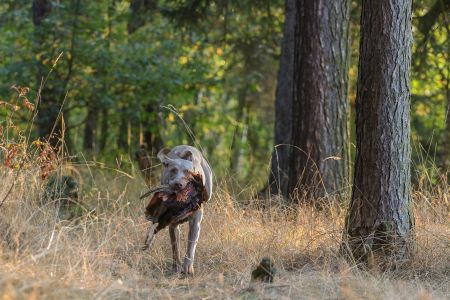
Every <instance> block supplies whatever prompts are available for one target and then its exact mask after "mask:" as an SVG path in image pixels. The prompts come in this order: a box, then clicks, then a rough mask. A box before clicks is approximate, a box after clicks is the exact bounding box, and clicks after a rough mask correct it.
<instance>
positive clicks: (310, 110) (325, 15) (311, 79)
mask: <svg viewBox="0 0 450 300" xmlns="http://www.w3.org/2000/svg"><path fill="white" fill-rule="evenodd" d="M292 19H293V20H292ZM291 26H293V28H292V27H291ZM348 26H349V1H347V0H339V1H331V2H330V1H309V0H301V1H289V0H287V1H286V23H285V27H284V34H285V39H284V41H283V49H282V50H283V51H282V59H281V65H280V73H279V83H278V91H277V101H276V105H277V108H276V121H275V122H276V125H275V143H276V144H281V145H283V146H278V147H277V148H276V150H277V151H274V154H273V156H272V170H271V175H270V187H271V190H272V191H273V190H275V191H276V192H281V194H282V195H284V196H285V197H292V198H293V199H294V200H296V201H299V200H301V199H302V198H303V196H305V195H307V196H308V197H321V196H324V195H326V194H328V193H334V192H339V191H341V190H342V189H343V187H344V186H345V183H346V179H347V178H348V167H347V164H348V153H347V147H346V145H347V144H346V143H347V137H348V133H347V81H348V38H349V35H348V33H349V32H348V31H349V28H348ZM293 35H294V38H292V36H293ZM292 56H293V57H292ZM292 62H293V63H292ZM291 68H292V69H291ZM292 76H293V77H292ZM291 78H292V79H291ZM285 144H288V145H287V146H284V145H285Z"/></svg>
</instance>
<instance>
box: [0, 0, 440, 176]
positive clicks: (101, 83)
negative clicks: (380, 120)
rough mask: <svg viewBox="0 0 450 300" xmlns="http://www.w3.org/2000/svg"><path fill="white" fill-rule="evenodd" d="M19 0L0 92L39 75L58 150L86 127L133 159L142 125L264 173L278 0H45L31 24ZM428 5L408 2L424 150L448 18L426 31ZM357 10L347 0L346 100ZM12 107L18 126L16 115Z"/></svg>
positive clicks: (0, 6) (10, 8)
mask: <svg viewBox="0 0 450 300" xmlns="http://www.w3.org/2000/svg"><path fill="white" fill-rule="evenodd" d="M30 2H32V1H24V0H20V1H13V0H7V1H2V2H1V3H0V57H2V60H0V78H1V80H0V100H1V101H5V102H10V103H14V101H17V100H14V99H12V98H11V94H12V92H11V90H10V87H11V86H12V85H13V84H15V85H17V86H28V87H30V90H31V91H32V92H30V96H29V99H36V100H37V95H36V94H33V93H37V91H38V90H39V87H40V85H41V82H42V81H43V79H45V78H46V77H47V75H49V74H50V75H49V76H48V79H47V80H46V83H45V86H46V87H47V88H48V90H50V91H52V95H53V97H54V98H55V99H56V100H57V101H58V102H57V103H58V106H61V105H63V108H62V112H63V118H64V122H65V127H66V135H65V138H66V143H67V146H68V147H69V150H70V153H73V154H76V153H78V152H80V151H82V150H84V149H83V148H84V147H85V141H84V140H85V138H86V134H85V132H86V130H92V132H93V134H94V148H93V149H92V150H91V152H90V155H92V156H93V157H95V158H96V159H97V160H103V161H106V162H110V163H111V162H114V161H115V158H116V156H118V155H126V156H128V157H133V156H134V155H133V153H134V151H135V150H136V149H138V147H139V144H140V143H142V142H147V141H146V140H145V139H146V138H145V137H146V135H148V134H151V135H152V136H153V137H154V138H156V139H157V140H161V141H162V142H163V144H164V145H165V146H167V147H170V146H173V145H176V144H181V143H189V144H195V143H198V145H201V146H202V148H203V149H204V151H205V152H206V154H207V157H208V159H209V160H210V161H211V163H212V165H214V169H215V172H216V174H218V175H221V174H224V173H226V172H231V174H232V175H235V174H237V176H235V178H236V179H237V180H238V181H242V180H243V181H245V182H247V181H248V179H250V178H258V180H257V182H258V183H262V182H263V181H264V180H265V178H266V176H265V174H266V172H267V167H268V163H269V157H270V153H271V148H272V143H273V142H272V132H273V121H274V120H273V115H274V109H273V105H274V96H275V88H276V77H277V69H278V67H277V65H278V60H279V46H280V41H281V35H282V32H281V29H282V23H283V18H284V3H283V1H280V0H277V1H269V0H263V1H255V0H246V1H235V0H233V1H223V0H177V1H167V0H160V1H156V0H155V1H150V0H139V1H136V0H133V1H124V0H100V1H81V0H67V1H50V3H51V11H50V12H49V13H48V14H47V15H46V17H45V18H44V19H43V20H42V22H41V24H40V25H39V26H36V25H35V24H33V19H32V13H31V12H32V4H31V3H30ZM130 2H131V3H130ZM130 4H131V7H130ZM433 4H434V1H428V0H427V1H425V0H424V1H419V2H417V3H416V4H415V12H414V20H415V23H414V25H415V28H414V34H415V40H416V42H415V44H414V57H413V58H414V60H413V74H412V84H411V86H412V93H413V96H412V100H413V103H412V114H413V123H412V125H413V140H414V141H416V142H418V143H421V144H423V145H425V146H424V147H423V148H425V149H427V148H429V147H430V145H432V144H433V143H436V142H438V141H443V140H445V138H446V137H445V134H446V131H448V128H447V127H446V124H445V118H446V114H447V107H448V103H449V96H448V95H449V69H448V62H449V43H448V32H449V24H448V17H446V15H445V14H442V15H440V17H439V19H438V21H437V23H436V25H435V26H434V27H433V29H432V31H430V33H429V34H427V35H425V34H424V33H423V32H420V31H419V30H418V29H417V28H418V26H419V25H418V23H419V21H420V18H419V17H420V16H423V15H424V14H425V13H426V12H427V11H428V10H429V9H430V8H431V6H432V5H433ZM133 5H134V6H133ZM133 7H134V8H133ZM359 11H360V4H359V2H357V1H353V2H352V20H351V22H352V24H353V25H352V34H351V36H352V43H351V53H352V57H353V59H352V65H351V67H350V72H349V74H350V80H351V84H350V102H351V103H354V98H355V93H356V92H355V90H354V86H355V81H356V77H357V61H358V60H357V55H358V39H359V31H358V30H359V27H358V22H359ZM50 70H52V71H51V72H50ZM45 97H46V94H45V93H44V94H43V99H42V102H45V101H47V99H46V98H45ZM36 100H35V101H34V102H35V104H36V102H37V101H36ZM38 109H39V106H38ZM58 109H59V107H58ZM88 112H89V114H88ZM5 114H6V110H4V108H3V107H2V106H0V115H1V116H4V115H5ZM14 117H15V118H17V120H15V123H16V124H19V125H20V124H22V123H23V124H26V121H27V118H23V117H21V116H20V114H16V115H15V116H14ZM87 120H91V121H92V122H91V124H93V125H92V126H93V128H91V129H89V128H86V127H87V124H88V123H89V122H86V121H87ZM0 122H4V121H3V120H0ZM186 127H188V128H190V130H192V134H193V135H192V136H191V135H190V134H189V131H188V130H187V129H186ZM83 128H84V129H83ZM83 130H84V133H83ZM33 134H34V135H37V130H34V131H33ZM430 137H433V140H431V139H430ZM34 138H36V136H34ZM194 138H195V140H194ZM444 144H445V143H438V146H437V149H436V153H437V155H438V156H439V157H445V155H447V154H445V151H444V150H445V149H444V148H445V147H444ZM419 148H420V147H419ZM418 157H419V156H418V155H415V157H414V159H415V160H416V161H419V158H418ZM124 161H130V159H124ZM441 161H442V163H441V165H443V164H444V162H445V160H444V159H443V158H442V159H441Z"/></svg>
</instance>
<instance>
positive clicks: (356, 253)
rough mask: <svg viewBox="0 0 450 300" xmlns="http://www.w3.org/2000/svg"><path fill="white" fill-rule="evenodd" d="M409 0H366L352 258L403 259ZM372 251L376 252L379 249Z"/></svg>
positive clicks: (407, 237)
mask: <svg viewBox="0 0 450 300" xmlns="http://www.w3.org/2000/svg"><path fill="white" fill-rule="evenodd" d="M411 5H412V3H411V0H390V1H379V0H365V1H363V5H362V16H361V46H360V61H359V77H358V85H357V100H356V135H357V145H356V147H357V148H356V163H355V178H354V186H353V193H352V199H351V205H350V208H349V216H348V219H347V221H346V231H347V232H346V233H347V234H348V238H349V239H348V249H350V251H351V253H352V254H353V257H354V258H355V259H357V260H362V261H369V262H370V257H373V255H375V254H379V255H380V256H379V257H381V258H385V257H389V258H390V259H391V258H392V257H394V258H398V259H405V258H407V257H408V255H409V254H410V253H411V246H412V245H413V244H412V243H411V241H412V237H413V216H412V201H411V197H410V179H411V175H410V156H411V150H410V118H409V113H410V91H409V74H410V61H411V42H412V33H411ZM377 257H378V255H377Z"/></svg>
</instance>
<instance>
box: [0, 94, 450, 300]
mask: <svg viewBox="0 0 450 300" xmlns="http://www.w3.org/2000/svg"><path fill="white" fill-rule="evenodd" d="M17 92H18V98H17V99H16V100H15V102H14V101H13V102H12V103H22V105H23V106H24V107H25V108H26V109H29V110H30V111H31V112H30V124H28V125H27V127H26V128H25V130H24V131H20V129H17V127H15V126H14V124H13V122H12V118H9V119H7V120H6V122H3V123H1V124H0V129H1V131H0V150H1V151H0V165H1V166H0V297H1V299H5V300H6V299H44V298H45V299H141V298H144V299H145V298H148V299H154V298H157V299H158V298H164V299H166V298H168V299H170V298H193V299H200V298H201V299H220V298H243V299H361V298H364V299H445V298H450V218H449V212H450V191H449V187H448V185H447V184H446V182H447V181H446V178H445V176H442V180H438V181H436V180H434V179H432V177H433V176H435V175H433V174H435V173H436V172H435V170H430V173H428V171H427V170H425V172H423V175H424V176H423V177H422V178H421V179H420V180H421V182H419V185H418V188H417V189H416V191H415V192H414V194H413V199H414V205H415V217H416V235H417V253H416V254H415V255H414V257H413V258H412V259H411V261H410V262H408V263H407V264H404V265H403V266H402V268H401V269H398V270H396V271H389V272H382V271H380V270H377V268H376V265H375V266H374V267H372V268H371V269H369V270H361V269H360V268H358V266H357V265H355V264H352V263H349V262H347V261H346V260H345V259H343V258H342V257H341V256H340V255H339V251H338V250H339V246H340V243H341V237H342V232H343V223H344V218H345V213H346V206H347V203H346V201H344V202H342V201H341V202H339V201H331V202H329V203H331V204H328V205H326V206H325V207H323V209H321V210H318V209H316V208H314V207H312V206H309V205H306V204H303V205H298V206H296V207H292V206H291V207H289V206H286V205H283V204H282V202H281V201H280V200H278V199H276V198H272V199H269V201H266V202H265V205H264V208H261V207H260V205H258V204H259V202H257V201H256V202H255V201H250V200H249V199H245V198H246V196H245V195H248V194H254V193H252V192H251V191H249V188H248V187H245V188H244V189H245V190H239V188H236V187H237V185H236V184H234V182H233V181H232V178H228V180H227V178H225V179H222V180H218V181H217V182H216V188H215V193H214V197H213V198H212V200H211V201H210V202H209V203H207V205H206V207H205V218H204V222H203V226H202V233H201V238H200V242H199V245H198V247H197V255H196V262H195V268H196V275H195V277H193V278H190V277H188V278H183V277H180V276H178V275H171V274H170V273H169V272H168V271H169V269H170V266H171V250H170V245H169V239H168V234H167V232H164V231H163V232H161V233H159V234H158V236H157V238H156V241H155V244H154V247H153V248H152V250H151V251H150V252H143V251H142V250H141V246H142V244H143V240H144V237H145V233H146V229H147V222H146V221H145V219H144V217H143V210H144V207H145V204H146V203H145V200H139V195H140V194H141V193H142V192H143V191H144V190H145V189H146V186H145V185H144V183H143V180H141V179H140V178H139V176H138V175H137V174H135V173H136V172H132V174H131V175H130V174H127V173H125V172H123V171H120V170H107V169H106V168H105V167H104V166H103V165H101V164H97V163H95V162H85V163H83V164H77V165H73V164H67V163H65V158H64V157H61V156H60V157H53V156H52V155H49V153H48V151H47V150H48V149H47V148H46V145H45V143H44V144H40V143H39V142H37V143H32V142H31V141H30V132H31V128H32V122H33V120H34V119H35V117H36V112H35V111H34V108H33V107H29V105H27V103H29V102H28V99H27V98H26V95H27V93H28V90H27V89H23V88H20V89H19V88H17ZM38 97H39V93H38ZM38 102H39V99H36V100H35V103H38ZM8 105H9V104H8ZM13 106H14V107H13V108H14V109H16V107H19V106H17V105H16V104H14V105H13ZM14 111H15V110H13V109H12V110H11V113H8V117H11V114H13V113H14ZM33 111H34V112H33ZM4 125H5V126H4ZM431 171H432V172H431ZM49 173H55V174H57V175H58V176H62V175H64V174H66V175H72V176H74V177H75V178H76V180H77V181H78V183H79V187H80V191H79V194H80V196H81V203H82V214H81V215H80V216H78V217H76V218H74V219H70V220H62V219H60V218H59V217H60V214H59V213H58V199H53V200H48V199H47V200H46V201H44V200H45V199H44V198H45V192H44V190H45V184H46V181H47V180H48V179H46V177H48V176H49ZM431 173H433V174H431ZM155 174H158V170H155ZM433 178H435V177H433ZM344 198H345V199H347V200H348V198H349V197H348V196H347V197H344ZM243 203H245V205H244V204H243ZM185 227H186V226H185ZM186 236H187V234H186V228H183V244H186ZM263 256H270V257H272V258H273V260H274V262H275V264H276V267H277V269H278V274H277V276H276V279H275V283H274V284H271V285H254V284H250V272H251V270H252V268H254V267H255V266H256V265H257V263H258V262H259V260H260V259H261V257H263Z"/></svg>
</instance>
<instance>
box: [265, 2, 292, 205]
mask: <svg viewBox="0 0 450 300" xmlns="http://www.w3.org/2000/svg"><path fill="white" fill-rule="evenodd" d="M296 21H297V7H296V0H286V2H285V20H284V26H283V41H282V44H281V57H280V68H279V70H278V82H277V91H276V98H275V132H274V142H275V145H274V150H273V152H272V160H271V167H270V174H269V185H268V188H269V192H270V193H271V194H282V195H284V196H289V194H290V192H291V191H290V189H289V180H288V178H289V169H290V167H289V166H290V165H289V158H290V156H291V153H292V147H291V146H290V143H291V138H292V125H293V119H292V117H293V115H292V103H293V97H294V52H295V22H296Z"/></svg>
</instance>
